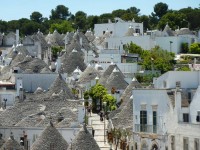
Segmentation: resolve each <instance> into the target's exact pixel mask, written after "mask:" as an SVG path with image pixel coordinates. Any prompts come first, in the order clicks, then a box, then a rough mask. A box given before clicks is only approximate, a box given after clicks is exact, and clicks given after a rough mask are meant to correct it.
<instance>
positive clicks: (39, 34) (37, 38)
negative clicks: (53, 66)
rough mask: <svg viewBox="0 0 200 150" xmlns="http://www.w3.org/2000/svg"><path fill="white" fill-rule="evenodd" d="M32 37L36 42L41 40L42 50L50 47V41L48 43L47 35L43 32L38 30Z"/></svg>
mask: <svg viewBox="0 0 200 150" xmlns="http://www.w3.org/2000/svg"><path fill="white" fill-rule="evenodd" d="M31 38H32V39H33V40H34V41H35V42H40V44H41V48H42V51H44V50H47V49H48V43H47V41H46V40H45V36H44V35H43V33H42V32H40V31H38V32H37V33H35V34H33V35H32V36H31Z"/></svg>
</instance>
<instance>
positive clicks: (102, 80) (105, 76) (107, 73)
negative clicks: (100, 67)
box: [99, 63, 122, 86]
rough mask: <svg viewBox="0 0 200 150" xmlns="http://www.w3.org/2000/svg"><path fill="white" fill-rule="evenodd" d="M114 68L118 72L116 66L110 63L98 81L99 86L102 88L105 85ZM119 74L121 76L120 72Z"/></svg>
mask: <svg viewBox="0 0 200 150" xmlns="http://www.w3.org/2000/svg"><path fill="white" fill-rule="evenodd" d="M115 68H117V69H118V70H119V68H118V66H117V65H116V64H114V63H111V64H110V66H109V67H108V68H107V69H106V70H105V72H104V73H103V75H102V76H101V77H100V79H99V83H100V84H101V85H104V86H105V85H106V81H107V79H108V77H109V76H110V75H111V74H112V72H113V70H114V69H115ZM120 72H121V71H120ZM121 74H122V72H121Z"/></svg>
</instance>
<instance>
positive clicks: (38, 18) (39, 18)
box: [30, 11, 43, 23]
mask: <svg viewBox="0 0 200 150" xmlns="http://www.w3.org/2000/svg"><path fill="white" fill-rule="evenodd" d="M30 19H31V20H32V21H35V22H37V23H41V22H42V21H43V17H42V14H41V13H40V12H38V11H34V12H33V13H32V14H31V15H30Z"/></svg>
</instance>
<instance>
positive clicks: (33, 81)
mask: <svg viewBox="0 0 200 150" xmlns="http://www.w3.org/2000/svg"><path fill="white" fill-rule="evenodd" d="M14 76H15V79H16V80H17V79H18V78H21V79H22V83H23V89H24V90H25V91H27V92H35V90H36V89H37V88H38V87H41V88H42V89H43V90H46V91H47V90H48V88H49V87H50V85H51V84H52V83H53V81H54V80H55V79H56V77H57V76H58V74H56V73H52V74H45V73H44V74H43V73H42V74H14ZM15 83H16V82H15Z"/></svg>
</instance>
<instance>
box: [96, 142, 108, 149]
mask: <svg viewBox="0 0 200 150" xmlns="http://www.w3.org/2000/svg"><path fill="white" fill-rule="evenodd" d="M97 144H98V145H99V147H100V148H104V147H107V148H108V147H110V145H109V144H108V143H107V142H106V143H104V141H102V142H97Z"/></svg>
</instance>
